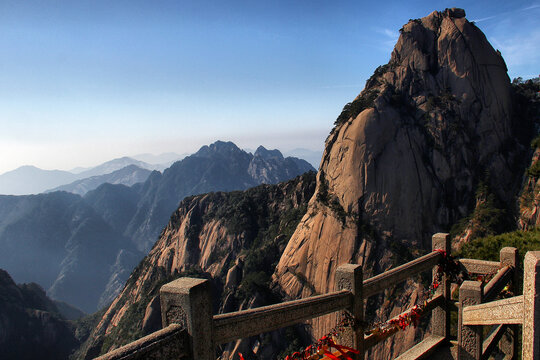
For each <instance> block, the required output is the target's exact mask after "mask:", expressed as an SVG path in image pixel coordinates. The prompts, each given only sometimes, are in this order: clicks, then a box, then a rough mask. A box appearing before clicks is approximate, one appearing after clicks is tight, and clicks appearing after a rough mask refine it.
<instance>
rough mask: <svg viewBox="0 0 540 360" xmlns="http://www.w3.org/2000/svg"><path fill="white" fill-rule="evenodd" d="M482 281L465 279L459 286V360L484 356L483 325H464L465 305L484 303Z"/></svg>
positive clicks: (477, 358) (478, 358) (469, 359)
mask: <svg viewBox="0 0 540 360" xmlns="http://www.w3.org/2000/svg"><path fill="white" fill-rule="evenodd" d="M483 293H484V288H483V287H482V283H480V282H477V281H464V282H463V284H461V287H460V288H459V316H458V360H480V359H481V358H482V342H483V340H484V339H483V334H482V326H466V325H463V307H464V306H469V305H476V304H480V303H482V297H483V296H484V294H483Z"/></svg>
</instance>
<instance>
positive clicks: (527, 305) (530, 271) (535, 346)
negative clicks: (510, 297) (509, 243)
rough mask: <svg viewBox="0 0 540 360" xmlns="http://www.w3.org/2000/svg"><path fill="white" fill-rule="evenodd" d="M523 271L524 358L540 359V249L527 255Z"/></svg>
mask: <svg viewBox="0 0 540 360" xmlns="http://www.w3.org/2000/svg"><path fill="white" fill-rule="evenodd" d="M523 267H524V273H523V313H524V319H523V339H522V342H523V353H522V354H523V356H522V358H523V360H529V359H540V251H529V252H527V254H526V255H525V263H524V266H523Z"/></svg>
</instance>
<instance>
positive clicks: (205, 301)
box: [160, 278, 215, 360]
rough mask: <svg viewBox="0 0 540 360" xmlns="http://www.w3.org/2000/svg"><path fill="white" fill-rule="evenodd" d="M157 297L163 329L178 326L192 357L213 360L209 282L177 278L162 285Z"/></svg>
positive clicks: (200, 359)
mask: <svg viewBox="0 0 540 360" xmlns="http://www.w3.org/2000/svg"><path fill="white" fill-rule="evenodd" d="M160 297H161V319H162V322H163V327H165V326H168V325H170V324H180V325H182V326H183V327H184V328H186V329H187V331H188V334H189V342H190V345H191V352H192V358H193V359H198V360H215V352H214V343H213V316H212V298H211V296H210V282H209V281H208V280H206V279H194V278H180V279H177V280H174V281H172V282H170V283H168V284H165V285H163V286H162V287H161V290H160Z"/></svg>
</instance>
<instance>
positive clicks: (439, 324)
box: [431, 233, 451, 339]
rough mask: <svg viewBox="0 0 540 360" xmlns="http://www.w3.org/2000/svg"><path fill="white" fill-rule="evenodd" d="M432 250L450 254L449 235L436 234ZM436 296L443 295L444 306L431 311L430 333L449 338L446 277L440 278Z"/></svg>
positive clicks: (434, 270)
mask: <svg viewBox="0 0 540 360" xmlns="http://www.w3.org/2000/svg"><path fill="white" fill-rule="evenodd" d="M431 246H432V249H433V250H435V249H441V250H444V251H446V253H447V254H450V251H451V248H450V235H449V234H446V233H437V234H435V235H433V237H432V238H431ZM436 274H437V266H435V267H434V268H433V278H434V277H435V275H436ZM435 294H436V295H439V294H443V295H444V300H445V302H444V304H443V305H442V306H440V307H437V308H435V309H433V311H432V312H431V332H432V334H433V335H436V336H442V337H444V338H446V339H448V338H449V336H450V311H448V300H449V299H450V281H447V280H446V277H443V278H442V283H441V284H440V285H439V287H438V288H437V291H436V293H435Z"/></svg>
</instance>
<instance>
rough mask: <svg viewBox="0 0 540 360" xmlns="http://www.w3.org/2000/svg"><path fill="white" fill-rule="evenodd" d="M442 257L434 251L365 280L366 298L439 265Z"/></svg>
mask: <svg viewBox="0 0 540 360" xmlns="http://www.w3.org/2000/svg"><path fill="white" fill-rule="evenodd" d="M441 259H442V255H441V253H440V252H438V251H432V252H430V253H429V254H426V255H424V256H421V257H419V258H417V259H414V260H412V261H409V262H408V263H405V264H403V265H399V266H397V267H395V268H393V269H390V270H387V271H385V272H383V273H381V274H378V275H375V276H373V277H371V278H369V279H367V280H364V289H363V290H364V294H363V295H364V298H368V297H370V296H372V295H375V294H378V293H380V292H383V291H384V290H385V289H388V288H389V287H390V286H392V285H395V284H397V283H399V282H400V281H403V280H406V279H408V278H409V277H411V276H413V275H416V274H418V273H420V272H422V271H425V270H429V269H431V268H432V267H433V266H435V265H437V264H438V263H439V261H440V260H441Z"/></svg>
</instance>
